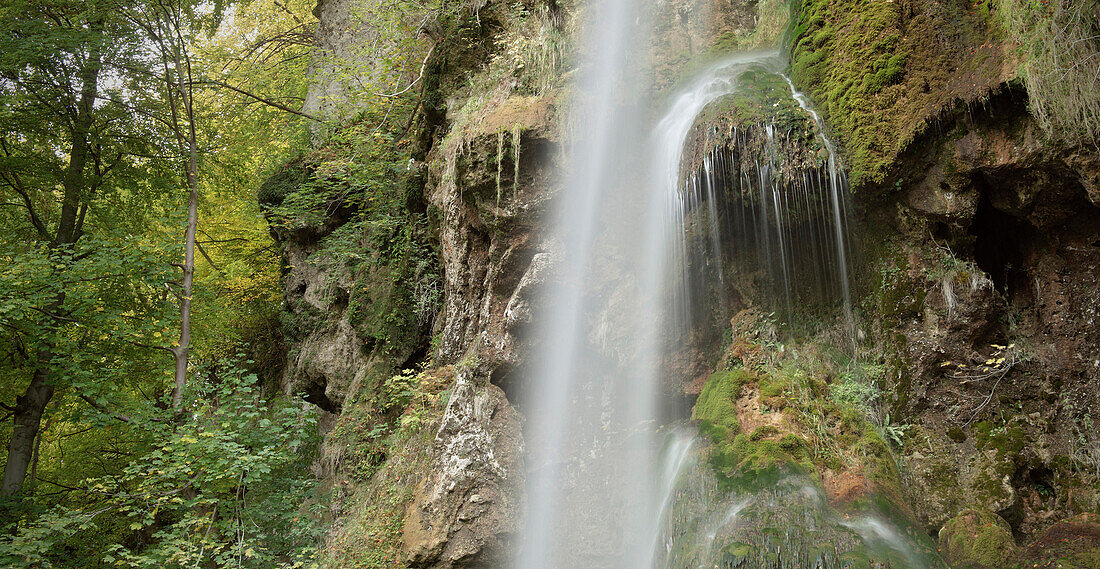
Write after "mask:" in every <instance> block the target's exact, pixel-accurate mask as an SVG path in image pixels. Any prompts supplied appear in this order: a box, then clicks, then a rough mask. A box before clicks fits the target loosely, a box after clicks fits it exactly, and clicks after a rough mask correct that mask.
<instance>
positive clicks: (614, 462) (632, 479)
mask: <svg viewBox="0 0 1100 569" xmlns="http://www.w3.org/2000/svg"><path fill="white" fill-rule="evenodd" d="M634 8H635V6H634V3H633V2H631V0H604V1H603V2H600V3H596V4H595V5H593V6H592V8H591V9H592V10H593V13H592V14H591V15H590V16H589V17H587V18H586V19H587V20H588V21H589V22H590V23H591V27H590V29H589V40H590V41H589V42H588V46H589V48H590V49H589V50H588V51H587V53H589V55H590V56H591V58H590V60H588V61H586V63H585V65H584V66H583V71H582V74H581V78H580V81H579V84H578V93H577V102H576V104H575V107H576V108H575V110H574V112H575V115H576V117H577V118H576V119H575V121H574V124H575V125H576V126H575V127H574V132H573V133H572V134H573V136H572V139H573V145H574V146H573V147H572V148H571V149H570V152H569V155H570V156H569V158H570V159H569V163H570V168H569V171H568V173H567V175H566V176H565V184H564V185H563V188H562V191H561V192H560V194H559V195H558V196H557V198H556V206H557V209H556V212H555V217H554V218H553V226H552V230H553V233H552V235H553V237H552V238H551V239H550V241H549V242H548V244H547V245H546V246H545V247H544V249H545V251H546V252H547V253H548V254H549V255H550V256H551V257H552V258H554V259H555V266H556V268H557V274H559V275H560V277H559V278H558V279H556V280H554V281H552V282H551V283H550V284H548V286H547V290H546V291H545V297H544V299H543V303H542V306H543V307H544V309H543V310H544V312H543V313H542V314H540V317H539V320H538V321H539V322H540V329H539V330H538V331H537V339H538V342H539V343H538V346H539V349H538V350H537V353H536V354H535V357H534V358H533V362H532V364H531V366H530V368H529V372H528V374H527V378H526V379H527V381H526V383H525V389H526V391H525V392H524V394H523V396H522V397H523V399H522V405H523V408H524V411H525V413H526V415H527V417H528V422H527V427H526V432H525V436H526V440H527V448H528V452H527V455H526V456H527V460H528V476H527V497H528V504H527V512H526V514H527V515H526V524H525V532H524V536H523V541H522V548H521V552H520V554H519V555H518V557H517V567H518V568H519V569H547V568H559V567H608V568H612V567H621V568H623V569H626V568H630V569H646V568H650V567H654V566H655V564H656V563H658V560H659V559H663V558H664V557H665V556H666V555H667V553H668V547H669V544H668V543H666V541H665V540H664V538H663V537H662V536H665V535H667V534H668V526H667V523H668V516H667V515H666V511H667V510H668V508H669V507H670V504H671V499H672V496H673V490H674V488H676V486H677V481H678V480H679V478H680V476H681V474H682V472H684V471H685V470H686V469H689V467H690V465H691V464H693V458H692V457H693V456H694V454H693V453H692V452H691V448H692V438H691V437H690V436H686V435H684V433H683V431H680V430H675V429H673V430H670V432H669V434H667V435H664V436H662V434H661V431H662V427H661V426H660V423H661V417H662V405H661V400H662V398H661V397H660V396H661V394H662V390H663V389H665V388H666V387H667V386H674V385H675V383H676V382H677V381H680V379H681V378H674V379H668V378H666V377H665V375H666V374H663V373H662V371H661V370H662V365H663V363H664V359H665V356H666V355H667V354H668V353H669V351H670V350H674V349H675V348H676V347H677V346H678V344H677V343H678V342H681V341H683V338H684V337H686V334H684V333H683V330H684V329H685V327H686V323H687V322H688V319H689V318H691V314H690V306H691V304H692V302H693V300H692V298H691V295H690V293H689V292H688V290H689V288H690V287H688V286H686V285H687V284H688V283H689V282H690V281H691V280H692V279H693V278H695V279H697V278H698V275H697V274H696V273H697V272H698V271H697V270H695V269H692V268H691V266H690V265H691V263H689V259H693V258H694V259H702V260H701V261H700V262H704V263H713V264H715V265H717V267H718V268H717V271H716V273H717V277H716V278H717V279H718V281H719V283H723V284H724V282H725V279H726V277H727V275H726V274H725V272H724V271H723V269H722V268H721V265H722V263H723V259H724V258H725V257H726V254H727V251H728V250H729V249H730V248H731V246H732V245H733V243H732V239H733V237H734V236H735V235H736V232H735V231H733V230H732V228H733V225H734V224H733V220H734V218H736V217H738V216H740V217H739V219H741V220H742V222H745V221H746V220H747V219H748V217H747V216H749V215H751V216H755V217H754V219H753V223H754V225H753V227H757V228H758V229H759V230H760V232H761V233H760V238H759V243H760V244H762V246H763V247H764V249H765V250H764V251H763V252H762V253H761V255H762V256H763V257H765V258H767V259H774V258H778V259H779V261H778V262H775V263H771V264H772V265H775V266H777V267H779V269H778V271H779V272H778V274H779V275H780V276H779V280H781V281H782V282H783V283H784V285H786V286H787V290H788V293H787V295H788V298H790V296H789V295H790V294H792V293H791V292H790V290H793V287H792V286H791V285H792V283H794V282H795V281H797V280H798V278H799V274H797V273H798V270H799V269H798V267H797V266H796V265H795V259H796V257H797V254H796V253H797V251H796V250H797V249H798V248H799V247H800V246H801V245H802V244H801V243H799V242H798V240H799V239H801V238H803V237H804V232H805V231H811V232H813V237H812V241H813V242H814V243H816V244H818V245H815V247H816V249H815V251H817V250H819V249H820V250H822V251H824V250H827V251H828V253H822V255H826V256H827V255H832V256H831V257H829V258H828V260H827V261H819V262H818V264H819V265H822V266H824V265H826V264H828V265H829V266H832V267H836V269H834V270H833V271H832V272H831V273H830V271H827V270H824V269H822V270H820V271H819V272H821V273H823V274H828V277H827V278H826V279H824V280H829V279H832V280H830V281H829V282H833V281H835V279H836V278H840V279H846V263H847V261H846V257H845V252H844V251H843V231H844V230H843V228H842V227H841V222H837V221H836V219H838V218H837V217H836V216H835V215H834V216H826V215H817V214H816V213H814V214H813V215H810V216H808V217H807V219H808V220H810V223H811V225H812V227H811V228H810V229H806V230H804V229H802V228H800V227H796V226H797V225H798V224H797V223H796V222H795V221H793V220H792V217H793V216H792V212H794V211H795V210H796V209H797V208H798V207H802V206H801V203H802V202H804V203H805V204H806V206H805V207H812V208H819V209H820V211H822V212H825V211H827V209H828V208H829V207H830V205H831V206H834V209H836V208H835V206H836V204H838V203H839V202H840V197H841V196H842V191H843V190H842V186H841V183H842V179H841V178H840V177H839V172H840V170H839V168H836V167H835V162H833V159H832V158H830V159H829V160H830V162H829V164H830V170H829V172H830V173H831V174H832V175H831V176H829V179H828V180H825V179H819V177H818V176H817V175H816V174H809V173H807V174H803V175H802V177H801V180H800V181H799V182H797V183H793V184H792V183H790V180H787V179H782V183H781V178H780V177H779V176H776V175H773V174H774V172H773V171H774V167H773V165H772V164H771V163H769V162H767V161H759V160H757V161H756V162H754V163H752V164H749V163H745V164H741V163H740V162H738V161H739V160H741V159H743V158H744V157H747V156H748V154H747V153H737V152H731V151H729V149H726V148H720V147H717V146H716V147H714V148H711V149H709V150H708V151H707V152H706V156H704V157H703V159H702V160H701V161H700V163H699V169H698V170H697V171H695V172H690V173H689V174H690V175H687V176H685V175H684V174H685V171H684V168H683V164H684V163H685V139H687V137H688V135H689V132H691V131H692V128H693V127H694V125H695V123H696V119H697V116H698V115H699V113H700V111H701V110H703V109H704V108H705V107H706V106H707V105H709V104H711V103H713V102H714V101H716V100H718V99H719V98H721V97H722V96H724V95H727V94H729V93H731V92H733V91H735V90H736V89H737V88H738V87H739V84H738V82H739V77H740V76H741V75H742V74H743V73H744V72H745V71H746V70H748V69H750V68H751V67H753V66H761V65H763V66H766V67H768V68H771V69H778V68H779V67H780V65H781V60H780V58H779V54H778V52H776V51H768V52H757V53H747V54H740V55H736V56H733V57H731V58H729V59H726V60H725V61H722V62H719V63H717V64H715V65H713V66H711V67H710V68H709V69H707V70H705V71H704V72H703V73H701V74H699V76H698V77H697V78H696V79H695V81H694V82H692V83H690V84H689V85H688V86H687V87H686V88H685V89H682V90H681V91H679V93H678V94H677V95H676V96H674V97H673V98H672V99H671V104H670V105H669V106H668V109H667V112H665V113H663V114H662V115H661V117H662V118H661V119H660V120H659V121H657V123H656V126H650V125H647V123H646V122H645V117H646V116H648V115H647V112H646V107H645V104H644V101H642V100H641V99H642V97H641V94H643V93H646V92H647V89H646V86H645V85H644V83H643V82H642V81H641V80H640V77H642V76H643V74H641V73H638V72H637V71H638V70H637V68H636V67H633V66H632V65H630V62H629V60H628V54H630V53H637V52H639V51H640V50H639V49H638V46H639V45H641V44H642V43H643V42H644V38H643V37H642V36H643V34H641V33H639V30H641V29H644V28H645V25H644V24H643V22H641V21H640V18H639V17H638V15H637V14H636V13H635V10H634ZM766 131H767V133H768V136H769V137H774V136H775V132H774V131H775V129H774V128H773V127H771V126H770V125H768V126H767V127H766ZM828 151H829V155H830V156H832V155H833V152H832V149H831V147H828ZM734 181H736V182H737V183H738V184H745V185H750V186H753V187H754V188H757V190H758V191H756V193H755V194H754V195H755V196H756V200H757V201H756V202H755V203H753V204H752V205H751V206H747V207H744V208H742V210H740V211H733V206H731V203H733V202H734V201H735V200H731V199H729V197H730V196H729V194H731V193H732V192H733V191H734V188H735V187H737V186H735V185H734V184H733V182H734ZM784 184H786V185H784ZM830 196H833V198H830ZM834 198H835V199H834ZM816 211H817V210H815V212H816ZM836 215H839V216H840V217H839V219H841V220H843V215H844V214H843V212H840V211H838V212H837V213H836ZM699 219H705V220H706V221H707V222H708V228H709V229H708V232H707V233H706V239H705V240H704V241H705V245H704V247H705V249H706V250H707V255H704V256H702V257H699V256H698V255H696V253H697V251H693V247H694V246H693V241H692V239H691V237H690V232H691V229H692V228H691V224H692V222H693V220H699ZM830 220H831V221H830ZM813 224H816V225H813ZM830 224H831V225H830ZM800 231H803V233H800ZM677 269H679V270H680V271H681V272H679V273H676V271H677ZM832 273H840V275H841V276H839V277H837V276H836V275H833V274H832ZM844 286H846V284H845V285H844ZM847 295H848V291H847V289H846V288H844V290H843V297H844V300H845V302H847V301H848V296H847ZM787 302H788V304H790V300H788V301H787ZM673 388H674V387H673ZM662 440H664V443H663V445H662V443H661V441H662ZM662 448H663V450H662ZM732 515H733V516H736V512H734V514H732ZM731 519H732V518H731Z"/></svg>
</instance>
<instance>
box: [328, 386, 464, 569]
mask: <svg viewBox="0 0 1100 569" xmlns="http://www.w3.org/2000/svg"><path fill="white" fill-rule="evenodd" d="M453 380H454V369H453V368H451V367H446V368H439V369H431V370H425V371H421V372H415V371H414V370H404V371H403V372H402V373H400V374H397V375H394V376H392V377H390V378H388V379H387V380H385V381H383V382H382V383H381V384H380V385H377V386H373V387H372V388H370V389H366V390H364V391H363V392H362V393H360V395H359V397H358V398H357V400H356V401H355V402H354V403H353V404H352V405H351V406H350V407H349V408H348V409H347V410H345V412H344V413H342V414H341V415H340V419H339V421H338V422H337V424H336V427H335V428H334V429H333V431H332V432H331V433H330V434H329V436H328V437H327V438H326V440H325V444H324V450H323V460H325V461H326V462H329V463H330V466H329V467H330V468H332V469H334V470H336V471H338V472H341V473H342V474H341V475H340V476H338V478H337V481H336V486H337V488H336V496H335V500H336V502H337V503H338V504H340V505H342V506H345V507H347V508H348V510H347V511H346V512H344V514H345V515H344V517H343V518H342V519H341V521H339V522H338V524H337V526H336V529H335V531H334V532H333V534H332V535H331V536H330V538H329V540H328V543H327V544H326V547H325V548H324V549H323V552H322V556H321V564H322V566H324V567H361V568H364V569H374V568H378V569H382V568H393V567H404V566H405V559H404V550H403V548H402V545H401V543H402V541H401V527H402V522H403V520H404V517H405V509H406V507H407V505H408V504H409V502H410V501H411V500H412V499H413V495H414V492H415V489H416V485H417V483H418V482H419V481H420V479H421V477H422V476H423V474H424V469H426V468H427V467H428V462H429V460H430V457H431V448H432V440H433V439H434V437H435V429H436V426H437V425H438V422H439V420H440V418H441V417H442V416H443V411H444V410H445V408H446V404H447V391H446V389H447V388H448V387H449V386H450V384H451V382H452V381H453ZM341 465H342V466H341Z"/></svg>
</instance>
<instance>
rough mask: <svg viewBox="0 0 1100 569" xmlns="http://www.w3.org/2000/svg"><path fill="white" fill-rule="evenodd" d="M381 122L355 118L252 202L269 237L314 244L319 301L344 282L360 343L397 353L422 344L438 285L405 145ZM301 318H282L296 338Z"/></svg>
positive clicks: (296, 315)
mask: <svg viewBox="0 0 1100 569" xmlns="http://www.w3.org/2000/svg"><path fill="white" fill-rule="evenodd" d="M381 120H384V119H383V118H382V117H381V116H379V115H377V114H372V113H370V112H367V111H364V112H362V113H361V114H360V115H359V117H358V118H357V119H356V121H354V122H352V123H350V124H348V125H347V126H346V127H345V128H343V129H340V130H337V131H334V132H333V133H331V136H330V137H329V139H328V141H327V142H326V144H325V146H324V147H322V148H321V149H319V150H317V151H315V152H313V153H311V154H309V155H307V156H304V157H302V158H299V159H296V160H294V161H292V162H290V163H289V164H287V165H286V166H285V167H283V168H282V169H281V170H280V171H278V172H276V173H275V174H273V175H272V176H270V177H269V178H268V179H267V181H266V182H265V183H264V186H263V189H262V190H261V199H263V200H265V205H266V213H267V216H268V219H269V221H270V222H271V224H272V226H273V227H275V228H276V229H277V230H278V231H280V232H283V233H284V234H285V235H287V236H288V237H289V238H292V239H296V240H299V241H301V240H306V241H316V242H317V243H318V245H319V246H318V247H317V249H316V251H315V252H314V253H313V254H311V256H310V258H309V261H308V262H310V263H312V264H313V265H314V266H316V267H317V268H318V269H320V270H322V271H326V272H327V274H328V275H329V276H330V278H331V279H332V280H331V281H330V284H329V289H328V291H327V293H328V294H337V293H338V292H339V291H337V289H336V285H337V281H338V280H340V279H344V278H347V279H350V280H353V283H354V284H353V285H352V286H351V287H350V290H347V291H343V293H342V294H346V295H347V303H348V311H349V314H350V316H349V320H350V321H351V322H352V324H353V325H354V326H355V327H356V329H357V331H358V332H359V333H360V334H361V335H362V337H363V338H364V339H365V340H367V341H369V342H371V343H372V344H375V345H378V346H381V347H382V348H383V349H384V350H386V351H389V352H392V353H401V352H408V351H411V349H412V348H413V347H415V346H416V345H418V344H419V343H420V342H421V340H422V339H423V335H424V331H425V330H426V328H427V326H428V325H429V324H430V323H431V318H432V316H433V315H434V314H435V312H436V310H437V306H438V303H439V301H440V300H441V297H440V295H441V290H440V289H441V283H440V277H439V272H438V268H437V256H436V253H435V250H434V248H433V246H432V240H431V239H430V233H429V229H428V222H427V217H426V215H425V214H424V213H423V212H422V211H420V210H419V208H418V207H416V205H417V203H418V199H419V198H418V195H417V194H418V192H419V189H420V187H421V186H420V184H421V180H420V178H419V177H418V174H417V172H416V171H414V170H410V164H411V163H412V156H411V154H410V151H409V150H408V145H407V141H406V140H404V139H403V138H402V133H401V132H399V131H398V130H397V129H395V128H390V127H388V126H386V125H385V124H383V125H381V126H379V122H378V121H381ZM301 308H302V307H296V308H294V307H292V309H293V310H294V312H293V313H292V314H293V315H288V316H284V317H283V319H284V322H285V323H289V324H291V327H290V328H291V334H292V335H295V336H300V335H304V334H306V333H308V332H309V328H310V326H309V324H308V323H303V322H299V320H300V319H301V318H302V317H303V315H302V314H299V313H300V312H302V310H301ZM306 312H308V309H307V310H306ZM303 324H304V325H303Z"/></svg>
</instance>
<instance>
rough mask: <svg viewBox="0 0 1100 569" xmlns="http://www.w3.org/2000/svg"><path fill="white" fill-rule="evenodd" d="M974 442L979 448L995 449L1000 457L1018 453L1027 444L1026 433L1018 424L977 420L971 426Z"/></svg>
mask: <svg viewBox="0 0 1100 569" xmlns="http://www.w3.org/2000/svg"><path fill="white" fill-rule="evenodd" d="M973 431H974V439H975V444H976V445H977V447H978V449H979V450H985V449H989V448H991V449H995V450H996V451H997V455H998V456H1000V457H1012V456H1015V455H1018V454H1020V451H1022V450H1023V449H1024V446H1025V445H1026V444H1027V434H1026V433H1025V432H1024V429H1023V427H1021V426H1020V425H1018V424H1015V423H1010V424H1002V425H998V426H994V425H993V423H991V422H989V421H978V422H977V423H974V426H973Z"/></svg>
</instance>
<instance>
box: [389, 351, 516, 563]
mask: <svg viewBox="0 0 1100 569" xmlns="http://www.w3.org/2000/svg"><path fill="white" fill-rule="evenodd" d="M520 425H521V421H520V417H519V414H518V413H517V412H516V410H515V409H514V408H513V407H512V406H511V405H510V404H509V403H508V400H507V399H506V398H505V397H504V392H503V391H501V390H500V388H499V387H497V386H495V385H491V384H489V377H488V374H487V369H485V368H482V369H481V370H480V371H479V370H477V369H471V370H468V371H463V372H460V373H459V375H458V379H457V380H456V381H455V383H454V385H453V387H452V388H451V395H450V402H449V403H448V404H447V410H446V412H445V413H444V415H443V419H442V421H441V423H440V425H439V430H438V431H437V433H436V436H435V442H434V443H433V445H434V448H433V449H432V460H431V462H430V463H429V465H428V470H427V472H426V474H425V476H424V478H423V480H422V481H421V483H420V485H419V486H418V487H417V489H416V491H415V493H414V496H413V499H412V501H411V502H410V503H409V505H408V507H407V509H406V513H405V522H404V527H403V535H402V537H403V541H404V547H405V550H406V551H407V552H408V563H409V565H410V566H413V567H442V568H450V567H455V566H462V567H501V566H504V565H505V564H506V561H507V560H508V559H509V556H510V555H511V554H513V553H514V547H515V544H514V541H513V540H512V536H513V535H514V534H515V533H516V532H518V531H519V530H520V522H521V518H520V512H521V508H520V496H521V492H520V491H521V489H522V487H523V462H522V452H523V436H522V433H521V432H520Z"/></svg>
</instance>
